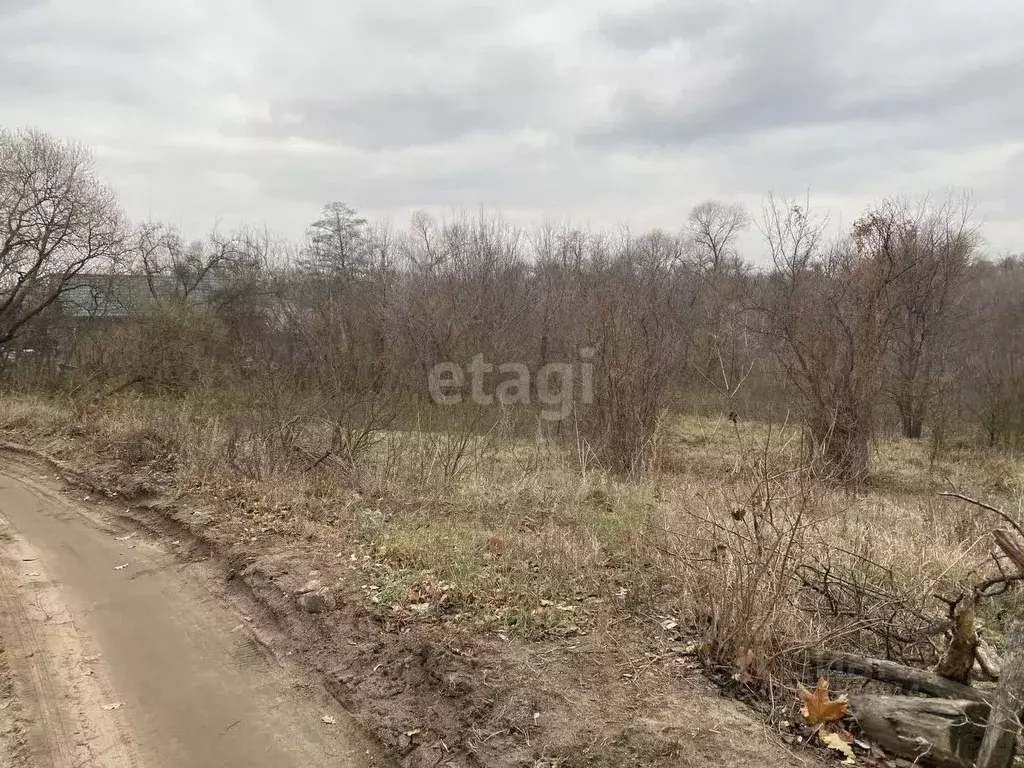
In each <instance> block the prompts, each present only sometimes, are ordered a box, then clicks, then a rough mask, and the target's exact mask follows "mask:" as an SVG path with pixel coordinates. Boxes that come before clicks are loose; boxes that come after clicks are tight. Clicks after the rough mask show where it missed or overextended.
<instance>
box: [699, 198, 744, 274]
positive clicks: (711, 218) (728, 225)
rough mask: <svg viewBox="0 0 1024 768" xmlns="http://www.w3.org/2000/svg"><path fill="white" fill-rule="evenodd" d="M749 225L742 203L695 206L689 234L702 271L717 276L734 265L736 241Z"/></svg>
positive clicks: (712, 201) (710, 203) (711, 202)
mask: <svg viewBox="0 0 1024 768" xmlns="http://www.w3.org/2000/svg"><path fill="white" fill-rule="evenodd" d="M749 226H750V216H749V215H748V214H747V211H746V209H745V208H744V207H743V206H742V205H740V204H739V203H723V202H721V201H720V200H705V201H704V202H703V203H700V204H698V205H697V206H696V207H694V209H693V210H692V211H690V217H689V221H688V223H687V227H686V235H687V240H688V244H689V247H690V249H691V251H692V253H693V255H694V257H695V258H696V260H697V264H698V265H699V266H700V268H701V270H702V271H707V272H713V273H717V272H719V271H721V270H722V269H724V268H725V267H726V266H727V265H729V263H730V262H734V261H735V260H736V258H737V257H738V253H737V250H736V240H737V238H738V237H739V236H740V234H741V233H742V232H744V231H745V230H746V229H747V228H748V227H749Z"/></svg>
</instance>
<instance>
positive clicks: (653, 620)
mask: <svg viewBox="0 0 1024 768" xmlns="http://www.w3.org/2000/svg"><path fill="white" fill-rule="evenodd" d="M284 423H286V421H282V419H280V418H270V417H269V416H267V414H266V413H264V415H263V416H260V417H254V416H253V414H252V412H250V411H246V412H243V411H240V410H239V411H233V410H231V409H226V408H225V407H224V404H223V403H222V402H218V403H215V404H211V403H210V402H209V401H203V400H200V399H198V398H197V399H194V400H193V399H186V400H183V401H161V400H143V399H136V398H131V397H122V398H115V399H111V400H110V401H108V402H106V403H105V404H104V405H103V407H102V408H98V409H93V410H88V409H82V408H76V406H75V404H74V403H72V402H71V401H58V400H43V399H39V398H26V397H6V398H4V399H3V400H2V410H0V429H2V430H3V431H5V432H7V433H8V434H12V435H18V436H20V437H22V438H23V439H25V440H30V441H32V442H33V443H34V444H36V445H39V446H41V447H43V448H45V449H46V450H48V451H50V452H52V453H56V454H58V455H62V456H64V457H74V455H76V454H77V455H78V456H79V458H81V452H82V451H83V450H88V451H91V452H93V453H94V454H95V455H98V456H100V457H104V458H105V459H106V460H108V461H109V465H107V468H106V471H107V474H108V476H109V477H108V480H109V483H110V484H111V487H114V486H115V485H116V484H117V483H121V486H119V487H122V488H123V487H124V485H125V483H127V484H128V486H130V490H132V492H134V493H144V492H155V491H157V490H165V491H166V490H168V489H170V490H172V491H174V492H177V493H181V494H191V493H205V494H208V495H212V496H215V497H216V498H217V499H219V500H220V504H221V507H222V509H223V511H224V513H225V514H230V515H234V516H237V517H238V518H239V519H240V520H241V521H243V522H244V530H245V531H246V534H245V535H246V536H251V537H252V538H253V539H256V538H259V537H260V536H269V535H273V536H282V535H283V536H287V537H297V538H302V539H307V540H308V539H313V540H316V541H317V542H319V543H321V544H323V545H324V546H325V547H330V548H331V549H332V550H334V551H336V552H337V553H338V554H340V555H342V556H346V557H347V558H348V560H349V561H350V562H351V563H352V564H353V566H354V567H355V569H356V571H357V574H358V575H357V576H356V578H357V579H358V581H359V586H361V587H362V588H363V592H364V594H365V598H366V604H367V606H368V608H370V609H371V610H373V611H375V612H377V613H378V614H379V615H380V616H382V617H383V618H385V619H386V620H388V621H393V622H399V623H401V622H410V621H428V622H441V623H445V624H449V625H451V626H453V627H462V628H466V629H473V630H478V629H481V628H487V629H493V630H496V631H500V632H506V633H514V634H518V635H522V636H528V637H536V636H552V635H554V636H559V635H561V636H571V635H575V634H578V633H587V632H607V631H612V630H613V629H614V627H616V626H618V625H620V624H621V622H623V621H628V622H632V623H639V624H640V625H641V626H647V627H649V628H650V630H651V636H652V640H655V641H658V642H672V641H677V640H679V639H682V636H685V637H687V638H693V639H696V640H698V641H700V642H701V643H703V644H704V647H706V648H708V649H709V653H710V656H711V658H712V659H713V660H714V661H717V662H720V663H722V664H725V665H730V664H734V665H735V666H736V669H735V671H736V672H737V675H738V676H740V677H745V676H747V675H753V676H757V675H759V674H760V675H763V676H768V675H772V674H775V673H777V672H779V671H780V670H782V669H784V668H785V665H786V664H788V663H789V661H788V660H789V659H790V658H791V657H792V656H793V653H792V652H793V651H794V650H797V649H800V648H802V647H807V646H811V645H820V644H825V645H828V646H830V647H834V648H838V649H852V650H859V651H862V652H869V653H877V654H882V655H889V656H892V657H895V658H901V659H903V660H905V661H909V662H917V663H930V662H931V661H933V660H934V657H935V654H936V652H937V646H941V643H942V639H941V635H932V636H920V637H919V636H917V635H918V634H920V633H922V632H924V631H925V630H927V629H929V627H931V625H932V624H933V623H934V622H935V621H937V620H938V621H941V620H942V619H943V618H944V617H945V616H946V610H947V609H946V606H945V604H944V603H943V602H942V601H941V600H940V599H937V598H936V595H940V596H943V597H948V598H954V597H956V596H957V595H958V594H962V593H964V592H965V591H966V590H968V589H969V588H970V585H971V584H973V583H975V582H977V581H980V580H981V579H982V577H983V576H984V575H990V574H991V571H992V570H993V569H992V566H991V564H990V563H989V564H986V559H987V557H988V555H987V553H988V549H989V541H988V536H987V534H988V532H989V531H990V530H991V528H992V527H993V523H994V521H993V520H991V519H987V518H986V517H984V516H983V515H980V514H979V513H978V511H977V510H974V509H970V508H967V507H965V505H963V504H961V503H959V502H954V501H951V500H948V499H940V498H938V497H937V496H936V494H935V490H937V489H940V488H942V487H944V486H946V485H948V484H949V483H953V484H955V485H957V486H958V487H961V488H963V489H966V490H970V491H971V492H973V493H978V494H980V495H985V496H988V497H990V498H994V499H997V500H998V501H999V503H1000V504H1002V505H1003V506H1004V508H1005V509H1007V511H1009V512H1010V513H1011V514H1015V515H1017V516H1021V513H1022V508H1021V504H1022V501H1021V499H1022V494H1021V489H1022V487H1024V486H1022V480H1024V462H1020V461H1018V460H1016V459H1015V458H1014V457H1012V456H1008V455H1006V454H999V453H995V452H989V451H984V450H980V449H976V448H970V447H960V448H957V449H955V450H952V451H950V452H949V453H948V454H946V455H945V456H942V457H940V459H939V460H937V461H932V460H931V457H930V455H929V453H928V446H927V444H912V443H908V442H904V441H893V442H882V443H880V444H879V445H878V446H877V447H876V449H875V466H876V471H875V474H874V475H873V478H872V482H871V485H870V487H869V489H868V490H867V491H866V492H864V493H862V494H859V495H850V494H847V493H845V492H842V491H833V490H829V489H827V488H825V487H823V486H821V485H820V484H817V483H814V482H812V481H811V480H810V479H809V478H808V476H807V474H806V473H804V472H803V471H801V469H800V465H799V456H800V453H801V447H800V433H799V430H798V429H797V428H795V427H794V426H793V425H786V424H782V425H771V426H769V425H764V424H742V423H741V424H739V425H733V424H732V423H730V422H728V421H727V420H724V419H711V418H696V417H694V418H687V419H677V420H675V421H674V422H673V423H671V424H670V425H669V429H668V430H667V433H666V441H665V446H664V447H663V449H662V456H663V459H664V464H665V469H664V470H663V471H662V472H660V473H656V474H651V475H649V476H648V477H647V478H646V479H644V480H643V481H639V482H626V481H622V480H620V479H616V478H614V477H612V476H610V475H607V474H605V473H603V472H600V471H597V470H594V469H593V468H591V467H586V466H582V467H581V464H580V462H579V461H578V460H577V459H578V452H577V451H576V450H575V448H574V447H573V446H571V445H570V446H569V447H568V448H567V447H565V446H564V444H557V443H555V442H552V441H550V440H544V439H540V438H536V439H524V438H522V437H517V436H515V435H514V434H512V432H511V430H508V429H504V428H503V427H502V425H501V424H500V423H499V424H498V425H497V426H495V427H494V428H493V429H491V430H490V431H487V432H482V433H481V432H479V431H469V430H466V429H461V428H449V429H447V430H445V429H440V428H432V427H431V425H427V424H425V423H423V424H421V425H420V427H421V428H419V429H416V428H403V429H388V430H383V431H381V432H380V433H379V434H375V437H374V439H373V440H372V441H371V445H370V447H369V448H368V449H367V450H366V451H365V452H364V453H363V454H362V455H361V457H360V459H359V462H358V464H356V465H353V463H352V462H346V461H338V460H336V459H335V457H330V458H328V459H325V460H323V461H321V462H319V463H316V461H315V459H316V457H319V456H320V455H322V450H323V447H324V445H325V442H324V441H325V440H326V439H327V435H326V430H324V429H321V428H320V427H319V426H317V421H316V420H315V419H308V420H306V421H303V422H302V423H301V425H300V426H299V427H298V428H295V424H292V427H291V429H292V431H291V432H288V431H287V430H285V429H283V427H282V424H284ZM434 426H436V425H434ZM986 615H988V616H989V621H990V622H991V623H992V627H991V630H992V633H993V634H998V632H999V631H1000V630H1001V627H1000V626H999V625H998V621H997V620H996V619H995V618H994V616H995V611H990V612H989V613H988V614H986ZM666 628H667V629H666Z"/></svg>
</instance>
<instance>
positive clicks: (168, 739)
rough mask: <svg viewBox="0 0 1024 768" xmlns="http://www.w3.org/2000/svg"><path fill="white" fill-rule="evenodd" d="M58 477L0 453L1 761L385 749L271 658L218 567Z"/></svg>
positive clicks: (306, 761)
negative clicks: (6, 750) (65, 486)
mask: <svg viewBox="0 0 1024 768" xmlns="http://www.w3.org/2000/svg"><path fill="white" fill-rule="evenodd" d="M58 485H59V484H58V481H56V479H55V478H54V476H53V473H52V472H49V471H47V470H46V469H45V468H44V467H41V466H40V465H37V464H35V463H33V462H31V461H26V460H24V459H21V458H17V459H14V458H10V457H8V456H0V641H2V644H3V649H4V651H5V656H6V659H7V662H8V666H9V668H10V673H11V675H12V677H13V683H14V685H13V691H14V694H15V695H16V696H17V698H18V700H19V701H20V715H19V719H20V721H21V724H22V728H21V731H22V733H21V736H20V737H19V738H20V739H21V742H22V743H21V744H20V747H19V750H18V751H19V752H20V753H21V754H20V756H19V757H18V758H17V760H16V761H15V762H10V761H9V762H8V763H7V764H18V765H25V764H28V765H34V766H55V767H57V768H71V767H72V766H75V767H76V768H81V767H84V766H104V768H123V767H129V766H130V767H131V768H136V767H138V768H170V767H171V766H175V767H178V766H190V767H194V768H205V767H207V766H209V768H236V767H237V768H260V767H261V766H266V767H267V768H270V767H271V766H273V768H289V767H290V766H295V767H296V768H297V767H298V766H302V767H303V768H313V767H315V766H327V765H330V766H336V767H342V768H366V767H367V766H381V765H388V764H390V763H389V761H388V760H387V758H386V757H384V756H383V755H382V754H381V753H380V752H379V751H378V748H377V747H376V746H375V745H374V744H373V743H372V742H371V741H370V740H369V739H368V738H367V737H366V736H365V735H364V734H363V733H362V732H361V731H360V730H359V728H358V727H357V726H356V725H355V724H354V722H353V721H352V720H351V718H350V717H349V716H348V715H347V714H346V713H345V712H344V711H343V710H342V709H341V708H340V706H339V705H338V704H337V702H335V701H334V700H333V699H332V698H331V697H330V696H329V695H328V694H327V692H326V691H325V690H324V689H323V687H322V686H321V685H319V683H317V682H315V681H313V680H311V679H309V678H308V677H306V676H305V675H304V674H303V673H302V672H301V670H298V669H297V668H295V667H294V666H293V665H289V664H288V663H287V662H284V663H282V662H281V661H279V660H277V659H276V658H275V657H274V655H273V654H272V653H271V652H270V651H269V650H268V649H267V647H266V646H265V645H264V644H263V643H262V642H261V641H260V639H259V634H258V632H257V631H256V629H255V627H254V625H253V623H252V619H251V616H250V615H248V614H247V613H246V606H245V604H244V602H242V603H240V600H241V598H238V597H237V596H233V597H229V596H228V594H227V590H226V589H225V588H224V586H223V577H220V578H219V579H218V577H217V574H216V572H215V569H213V568H212V567H211V566H210V565H209V564H206V563H202V562H193V563H183V562H181V561H180V560H179V559H177V558H176V557H175V556H174V554H172V553H171V552H170V551H169V550H168V547H167V546H166V545H165V544H163V543H161V542H160V541H157V540H155V539H153V538H151V537H149V536H147V535H146V534H145V533H144V532H142V531H139V530H137V529H135V528H133V527H132V525H131V524H130V523H128V522H125V521H122V520H120V519H115V518H113V517H111V516H108V515H106V514H104V513H103V512H102V511H100V510H98V509H95V508H92V507H91V505H88V504H81V503H78V502H75V501H72V500H71V499H70V498H68V497H67V496H66V495H64V494H62V493H60V492H59V491H57V490H56V488H57V487H58ZM0 765H4V763H3V762H2V761H0Z"/></svg>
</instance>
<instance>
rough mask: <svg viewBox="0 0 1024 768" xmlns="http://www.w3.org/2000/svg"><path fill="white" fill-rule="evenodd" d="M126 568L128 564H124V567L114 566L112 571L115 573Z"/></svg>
mask: <svg viewBox="0 0 1024 768" xmlns="http://www.w3.org/2000/svg"><path fill="white" fill-rule="evenodd" d="M127 567H128V563H125V564H124V565H115V566H114V570H115V571H123V570H124V569H125V568H127Z"/></svg>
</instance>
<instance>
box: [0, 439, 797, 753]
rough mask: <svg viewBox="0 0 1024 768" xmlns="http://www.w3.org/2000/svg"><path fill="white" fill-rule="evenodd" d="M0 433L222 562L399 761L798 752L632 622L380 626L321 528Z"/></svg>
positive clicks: (296, 656)
mask: <svg viewBox="0 0 1024 768" xmlns="http://www.w3.org/2000/svg"><path fill="white" fill-rule="evenodd" d="M6 438H7V439H6V440H5V441H4V444H3V448H4V449H5V454H6V455H7V456H19V457H21V458H19V459H18V461H21V462H29V463H30V464H31V463H32V462H45V463H46V464H47V465H48V466H49V467H51V468H52V469H53V470H55V472H54V474H55V475H58V476H59V477H60V478H62V479H63V481H64V482H66V483H68V487H69V488H70V489H82V490H81V491H76V494H77V496H78V499H79V500H80V501H83V502H86V503H94V504H102V505H103V506H104V507H105V509H106V510H107V512H108V513H110V514H114V515H117V516H120V517H125V518H128V519H130V520H132V521H133V522H134V523H136V524H137V525H140V526H143V527H145V528H146V529H148V530H149V531H150V532H152V533H154V534H156V535H160V536H162V537H164V538H165V539H166V540H167V541H168V542H170V543H173V544H174V545H175V549H176V550H177V552H178V554H179V556H180V557H183V558H207V559H212V560H214V561H216V562H219V563H220V564H222V567H223V571H224V576H225V579H226V580H228V581H229V582H230V584H231V588H232V589H238V590H245V591H247V592H249V593H251V595H252V597H254V598H255V599H256V600H257V601H258V602H259V603H260V604H261V605H263V606H265V608H266V611H265V615H263V616H262V617H258V620H259V621H260V623H261V626H262V627H263V629H264V634H265V638H266V642H267V644H268V646H269V647H270V648H271V649H272V650H273V651H274V652H275V653H277V654H279V655H281V656H285V657H288V658H290V659H292V660H298V661H299V662H300V663H301V664H303V665H304V666H306V667H307V668H309V669H310V670H312V671H314V672H315V673H317V674H318V675H319V676H320V677H321V678H322V679H323V680H324V682H325V684H326V686H327V687H328V689H329V690H330V692H331V693H332V694H333V695H334V696H335V697H336V698H337V699H338V700H339V702H341V704H342V705H343V706H345V708H346V709H348V710H349V711H350V712H351V713H353V715H354V716H355V717H356V719H357V721H358V722H359V723H360V725H361V726H362V727H363V728H365V729H366V730H367V731H369V732H371V733H373V734H374V735H375V736H376V737H377V738H378V739H379V740H380V741H381V743H382V744H384V745H385V746H386V747H388V748H389V749H391V750H392V751H393V752H394V753H395V754H396V756H397V757H398V759H399V760H400V761H401V763H402V764H403V765H405V766H409V767H410V768H420V767H421V766H439V765H449V766H502V767H504V766H521V765H531V766H583V765H595V766H618V765H652V766H658V765H676V766H678V765H682V766H688V765H693V766H698V765H701V766H703V765H732V766H738V767H739V768H744V767H745V766H750V767H751V768H753V766H763V765H765V764H769V763H772V764H777V765H807V764H810V763H812V762H813V760H814V757H813V756H812V755H809V754H797V753H793V752H791V751H789V750H788V749H786V748H785V747H784V746H783V745H782V744H781V743H780V742H779V740H778V739H777V738H776V737H775V736H774V735H773V734H771V733H770V732H769V731H768V730H766V729H765V728H764V727H763V725H762V724H761V722H759V721H758V720H757V719H756V717H755V716H753V715H752V714H751V713H750V712H749V711H747V710H746V709H745V708H744V707H742V706H741V705H739V704H737V703H736V702H733V701H730V700H726V699H723V698H721V697H720V696H719V695H718V694H717V693H716V692H715V691H714V690H713V689H712V687H711V686H710V684H709V683H707V682H706V680H705V679H704V677H703V676H702V675H701V674H700V672H699V670H698V669H697V668H696V662H695V661H694V660H693V659H692V657H690V656H688V655H687V654H686V652H685V649H684V648H680V647H678V646H676V645H673V642H672V639H671V638H666V639H665V640H664V642H663V643H662V646H663V647H661V648H660V649H657V650H656V651H654V652H652V651H651V650H649V649H650V647H651V644H650V643H649V642H646V641H645V642H644V643H641V642H637V641H636V640H637V638H636V635H638V634H639V633H641V632H642V631H643V630H642V628H639V627H627V626H620V627H616V628H614V629H612V630H610V631H605V632H602V633H593V634H589V635H584V636H578V637H573V638H566V639H561V640H544V641H527V640H520V639H506V638H504V637H502V636H501V635H500V634H496V633H491V634H487V635H477V634H472V633H467V632H462V631H459V630H458V629H453V628H451V627H444V626H432V625H422V624H414V623H412V624H403V623H402V622H400V621H399V622H382V621H381V620H380V619H379V618H378V617H376V616H374V615H373V614H372V613H371V612H370V611H369V610H367V606H366V595H365V592H364V591H363V589H362V586H363V585H361V584H360V583H359V578H358V574H359V570H358V568H357V567H356V566H355V565H353V563H352V557H353V553H350V552H346V551H343V550H340V549H339V547H338V546H337V542H334V541H331V539H330V538H329V537H324V538H322V539H321V538H319V537H317V536H315V535H310V536H306V537H301V538H297V537H294V536H288V535H284V534H275V533H274V532H273V531H272V530H270V531H268V530H266V529H263V530H260V531H258V535H257V532H254V530H253V526H252V520H251V519H246V518H242V517H238V516H236V515H232V514H230V513H229V512H228V510H227V509H226V508H225V506H224V503H223V500H222V499H216V498H212V497H210V496H209V495H206V494H201V493H188V494H180V493H179V494H176V495H171V494H170V493H169V492H167V491H161V489H160V488H159V484H158V483H154V482H152V480H153V478H151V477H149V478H147V482H146V484H145V488H146V490H145V492H144V493H140V492H139V488H140V487H141V486H140V484H139V482H138V478H134V477H132V476H131V473H130V472H126V471H125V469H126V468H125V467H123V466H118V465H117V464H116V463H114V462H112V461H111V460H110V459H109V457H104V456H98V455H93V454H91V453H90V452H89V451H88V449H87V447H86V446H85V445H84V444H82V445H76V446H73V450H72V449H71V448H72V447H65V449H64V450H61V451H60V454H61V455H60V456H56V455H53V452H52V451H51V450H47V448H48V446H42V445H37V444H32V443H31V441H30V440H26V439H25V436H24V435H16V434H8V435H6ZM329 544H333V546H329ZM645 640H646V639H645ZM645 647H646V648H647V649H648V650H646V651H641V650H639V649H641V648H645Z"/></svg>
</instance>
